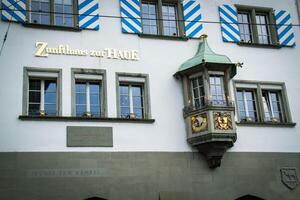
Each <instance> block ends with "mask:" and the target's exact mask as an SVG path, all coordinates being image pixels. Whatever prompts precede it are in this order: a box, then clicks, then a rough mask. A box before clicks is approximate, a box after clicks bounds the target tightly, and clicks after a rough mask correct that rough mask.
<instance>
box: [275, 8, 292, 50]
mask: <svg viewBox="0 0 300 200" xmlns="http://www.w3.org/2000/svg"><path fill="white" fill-rule="evenodd" d="M275 21H276V28H277V35H278V40H279V45H280V46H295V45H296V43H295V35H294V31H293V25H292V21H291V15H290V13H289V12H287V11H285V10H275Z"/></svg>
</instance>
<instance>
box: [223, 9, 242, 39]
mask: <svg viewBox="0 0 300 200" xmlns="http://www.w3.org/2000/svg"><path fill="white" fill-rule="evenodd" d="M219 13H220V22H221V31H222V37H223V41H224V42H236V43H237V42H240V40H241V38H240V31H239V26H238V13H237V11H236V8H235V7H234V6H232V5H225V4H224V5H222V6H219Z"/></svg>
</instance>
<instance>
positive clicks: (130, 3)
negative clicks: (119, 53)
mask: <svg viewBox="0 0 300 200" xmlns="http://www.w3.org/2000/svg"><path fill="white" fill-rule="evenodd" d="M120 10H121V24H122V32H123V33H136V34H137V33H141V32H142V21H141V8H140V0H120Z"/></svg>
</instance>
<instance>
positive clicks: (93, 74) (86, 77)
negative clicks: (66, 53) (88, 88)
mask: <svg viewBox="0 0 300 200" xmlns="http://www.w3.org/2000/svg"><path fill="white" fill-rule="evenodd" d="M76 75H77V76H78V75H79V76H82V78H76ZM98 78H99V79H100V78H101V80H99V79H98ZM77 81H83V82H85V83H86V82H100V87H101V92H100V93H99V94H100V99H101V102H100V117H99V116H96V117H93V116H91V117H92V118H105V117H107V84H106V70H103V69H82V68H71V94H72V95H71V107H72V109H71V116H73V117H77V118H81V117H80V116H77V115H76V82H77ZM86 106H88V104H87V105H86ZM82 117H83V116H82Z"/></svg>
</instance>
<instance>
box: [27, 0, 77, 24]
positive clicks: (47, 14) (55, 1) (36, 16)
mask: <svg viewBox="0 0 300 200" xmlns="http://www.w3.org/2000/svg"><path fill="white" fill-rule="evenodd" d="M74 2H75V1H73V0H31V1H30V10H31V12H30V15H29V21H30V23H34V24H45V25H55V26H66V27H74V25H75V19H76V17H74V14H76V13H74V5H75V3H74Z"/></svg>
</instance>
